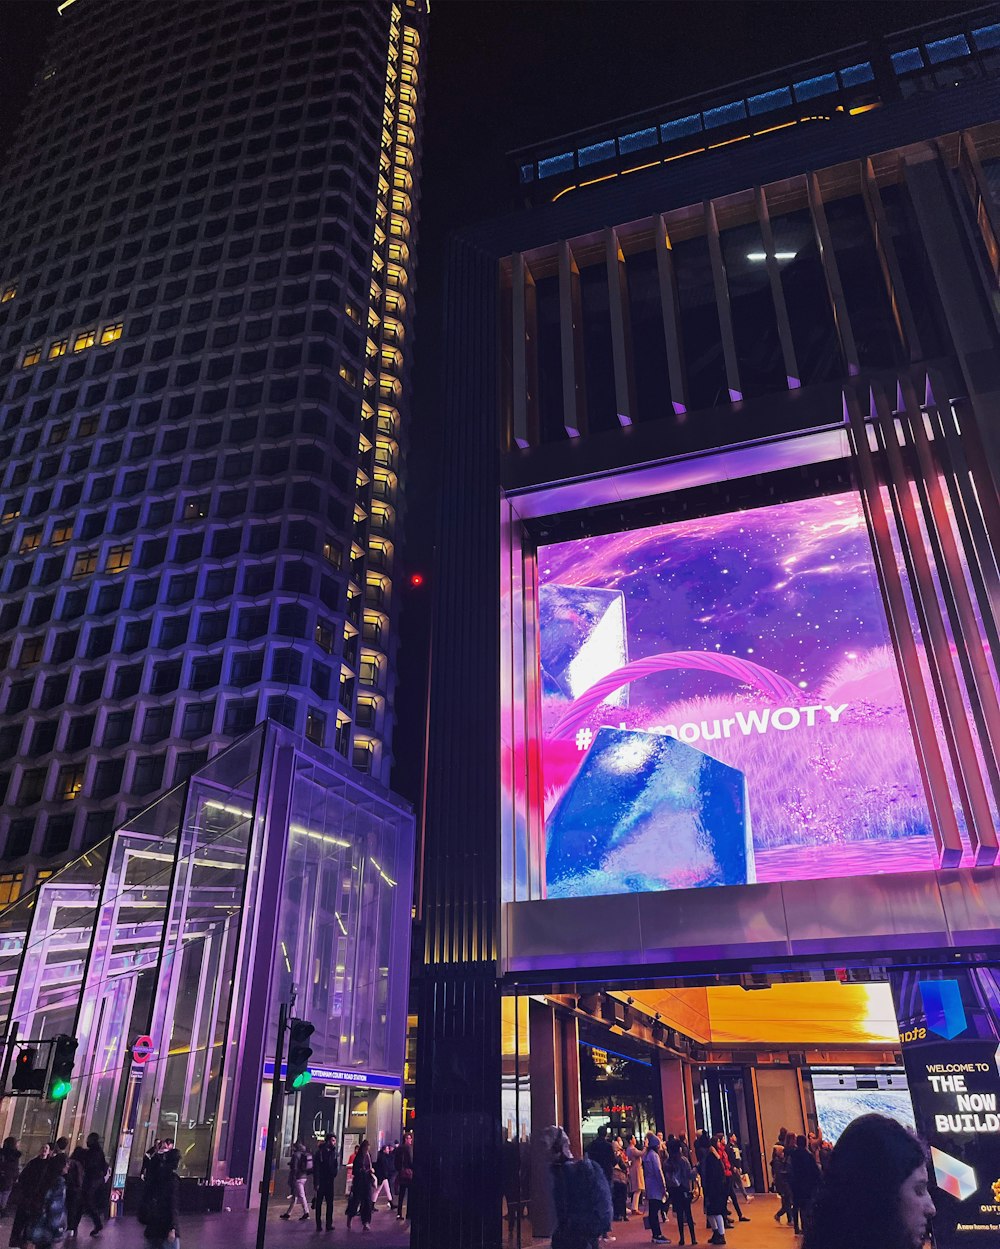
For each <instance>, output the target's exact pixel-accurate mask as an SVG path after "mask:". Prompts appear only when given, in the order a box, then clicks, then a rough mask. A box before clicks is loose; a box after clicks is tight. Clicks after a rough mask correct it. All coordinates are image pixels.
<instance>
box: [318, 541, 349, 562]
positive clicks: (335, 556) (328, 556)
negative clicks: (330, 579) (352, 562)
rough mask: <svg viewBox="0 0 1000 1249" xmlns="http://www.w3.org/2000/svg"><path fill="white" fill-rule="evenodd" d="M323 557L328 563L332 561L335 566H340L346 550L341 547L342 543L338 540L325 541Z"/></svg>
mask: <svg viewBox="0 0 1000 1249" xmlns="http://www.w3.org/2000/svg"><path fill="white" fill-rule="evenodd" d="M323 558H324V559H325V560H326V561H327V562H328V563H331V564H332V565H333V566H334V568H339V567H340V566H341V564H342V563H343V559H344V552H343V550H342V549H341V547H340V544H339V543H337V542H324V543H323Z"/></svg>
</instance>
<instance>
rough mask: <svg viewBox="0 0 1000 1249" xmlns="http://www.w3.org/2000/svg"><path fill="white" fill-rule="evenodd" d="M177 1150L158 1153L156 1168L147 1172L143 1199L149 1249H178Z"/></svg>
mask: <svg viewBox="0 0 1000 1249" xmlns="http://www.w3.org/2000/svg"><path fill="white" fill-rule="evenodd" d="M180 1160H181V1155H180V1150H178V1149H168V1150H165V1151H160V1152H159V1153H158V1154H157V1156H156V1165H155V1166H153V1167H151V1168H150V1169H149V1172H148V1179H147V1183H148V1185H149V1192H148V1194H147V1195H146V1197H145V1213H146V1226H145V1229H144V1233H143V1234H144V1235H145V1237H146V1240H147V1241H148V1242H149V1245H150V1247H151V1249H180V1245H181V1234H180V1219H179V1217H178V1215H179V1200H180V1180H179V1179H178V1176H177V1167H178V1166H179V1164H180Z"/></svg>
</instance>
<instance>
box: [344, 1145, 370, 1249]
mask: <svg viewBox="0 0 1000 1249" xmlns="http://www.w3.org/2000/svg"><path fill="white" fill-rule="evenodd" d="M374 1180H375V1170H374V1168H373V1167H372V1156H371V1149H370V1146H369V1144H368V1142H367V1141H362V1142H361V1144H360V1145H359V1146H358V1152H357V1153H356V1154H355V1155H354V1161H353V1162H352V1163H351V1195H350V1197H348V1199H347V1230H348V1231H350V1230H351V1220H352V1219H353V1218H355V1217H359V1218H360V1219H361V1226H362V1228H364V1229H365V1230H367V1229H368V1228H370V1227H371V1222H372V1192H373V1191H374V1187H375V1184H374Z"/></svg>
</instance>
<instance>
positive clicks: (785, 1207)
mask: <svg viewBox="0 0 1000 1249" xmlns="http://www.w3.org/2000/svg"><path fill="white" fill-rule="evenodd" d="M771 1175H772V1176H773V1177H774V1191H775V1192H776V1193H777V1194H778V1196H779V1197H780V1198H781V1207H780V1209H779V1210H778V1213H777V1214H776V1215H775V1216H774V1221H775V1223H780V1222H781V1216H782V1215H784V1216H785V1218H786V1219H787V1221H788V1222H789V1223H791V1221H792V1209H793V1203H792V1186H791V1183H790V1182H789V1178H788V1159H787V1158H786V1156H785V1147H784V1145H775V1147H774V1149H773V1150H772V1151H771Z"/></svg>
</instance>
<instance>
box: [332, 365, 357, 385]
mask: <svg viewBox="0 0 1000 1249" xmlns="http://www.w3.org/2000/svg"><path fill="white" fill-rule="evenodd" d="M337 372H338V373H339V374H340V376H341V378H342V379H343V380H344V381H345V382H346V383H347V384H348V386H357V384H358V375H357V373H355V371H354V370H353V369H352V368H349V367H348V366H347V365H346V364H342V365H341V366H340V368H339V369H338V370H337Z"/></svg>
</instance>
